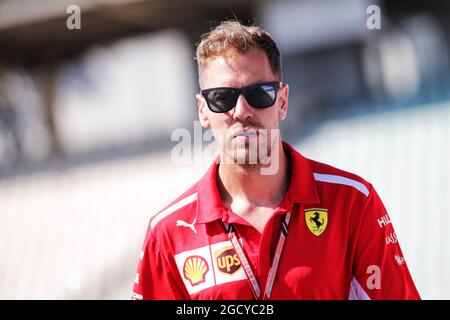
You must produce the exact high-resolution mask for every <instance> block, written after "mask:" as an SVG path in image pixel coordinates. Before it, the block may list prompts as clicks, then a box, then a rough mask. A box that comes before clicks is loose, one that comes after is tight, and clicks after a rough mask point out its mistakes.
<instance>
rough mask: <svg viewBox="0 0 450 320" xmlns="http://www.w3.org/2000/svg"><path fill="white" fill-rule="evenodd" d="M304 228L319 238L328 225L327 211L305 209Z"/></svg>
mask: <svg viewBox="0 0 450 320" xmlns="http://www.w3.org/2000/svg"><path fill="white" fill-rule="evenodd" d="M305 220H306V226H307V227H308V229H309V231H311V232H312V234H314V235H315V236H320V235H321V234H322V233H323V232H324V231H325V229H326V228H327V225H328V210H327V209H318V208H311V209H305Z"/></svg>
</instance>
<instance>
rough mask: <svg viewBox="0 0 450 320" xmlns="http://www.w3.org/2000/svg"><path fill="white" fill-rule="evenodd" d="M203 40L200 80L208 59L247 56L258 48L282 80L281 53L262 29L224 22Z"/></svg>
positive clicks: (199, 62)
mask: <svg viewBox="0 0 450 320" xmlns="http://www.w3.org/2000/svg"><path fill="white" fill-rule="evenodd" d="M201 38H202V40H201V41H200V43H199V44H198V46H197V51H196V59H197V64H198V73H199V79H200V76H201V69H202V68H204V67H205V65H206V63H207V61H208V59H212V58H215V57H218V56H224V55H229V54H230V53H231V54H233V51H234V52H235V53H238V54H245V53H247V52H248V51H249V50H250V49H252V48H256V49H261V50H263V51H264V52H265V53H266V55H267V58H268V59H269V64H270V68H271V70H272V72H273V74H274V75H276V76H278V77H279V80H280V81H281V80H282V70H281V55H280V51H279V50H278V47H277V45H276V43H275V41H274V40H273V39H272V37H271V36H270V34H269V33H267V32H266V31H264V30H262V29H261V28H260V27H257V26H245V25H242V24H241V23H240V22H239V21H236V20H231V21H224V22H222V23H221V24H220V25H218V26H217V27H216V28H215V29H213V30H212V31H210V32H208V33H205V34H204V35H202V37H201Z"/></svg>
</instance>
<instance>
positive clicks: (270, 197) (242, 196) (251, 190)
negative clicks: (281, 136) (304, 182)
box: [217, 141, 289, 214]
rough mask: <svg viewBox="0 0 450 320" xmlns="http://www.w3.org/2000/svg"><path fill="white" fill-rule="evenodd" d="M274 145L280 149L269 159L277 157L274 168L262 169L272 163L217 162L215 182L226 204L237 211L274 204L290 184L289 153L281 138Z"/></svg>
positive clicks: (272, 205) (274, 159)
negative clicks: (285, 152)
mask: <svg viewBox="0 0 450 320" xmlns="http://www.w3.org/2000/svg"><path fill="white" fill-rule="evenodd" d="M276 148H278V151H279V152H277V155H276V156H275V157H274V158H271V160H270V162H274V161H277V165H276V168H277V170H273V171H274V172H271V170H264V169H267V167H269V166H273V165H274V163H268V164H266V165H262V164H220V165H219V170H218V171H217V172H218V173H217V185H218V190H219V193H220V195H221V197H222V200H223V202H224V204H225V206H226V207H228V208H229V209H235V210H233V211H235V212H236V213H238V214H239V213H240V212H239V211H241V212H245V211H248V210H253V209H255V208H258V207H265V208H272V209H273V208H276V206H277V205H278V204H279V202H280V201H281V200H282V199H283V197H284V195H285V193H286V191H287V188H288V185H289V175H288V172H287V171H288V168H289V164H288V157H287V156H286V155H285V154H284V151H283V146H282V144H281V141H279V143H277V144H276ZM269 173H270V174H269ZM232 207H233V208H232Z"/></svg>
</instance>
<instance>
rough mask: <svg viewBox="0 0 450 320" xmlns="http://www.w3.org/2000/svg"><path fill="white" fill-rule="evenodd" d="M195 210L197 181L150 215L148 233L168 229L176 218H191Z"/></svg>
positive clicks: (193, 217) (188, 219)
mask: <svg viewBox="0 0 450 320" xmlns="http://www.w3.org/2000/svg"><path fill="white" fill-rule="evenodd" d="M196 212H197V183H196V184H194V185H193V186H192V187H191V188H189V189H188V190H187V191H185V192H184V193H183V194H181V195H180V196H178V197H177V198H176V199H175V200H173V201H172V202H171V203H170V204H168V205H167V206H166V207H164V208H163V209H162V210H161V211H159V212H157V213H156V214H155V215H153V216H152V217H151V219H150V222H149V226H148V233H149V234H150V233H152V232H155V230H167V229H168V228H169V229H170V226H172V225H173V224H175V223H176V221H177V220H183V221H190V220H193V219H195V216H196Z"/></svg>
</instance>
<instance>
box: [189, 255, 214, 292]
mask: <svg viewBox="0 0 450 320" xmlns="http://www.w3.org/2000/svg"><path fill="white" fill-rule="evenodd" d="M208 271H209V267H208V263H207V262H206V260H205V259H204V258H203V257H201V256H190V257H188V258H187V259H186V261H185V262H184V266H183V273H184V277H185V278H186V279H187V280H189V282H190V283H191V286H196V285H198V284H200V283H202V282H205V275H206V273H207V272H208Z"/></svg>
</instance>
